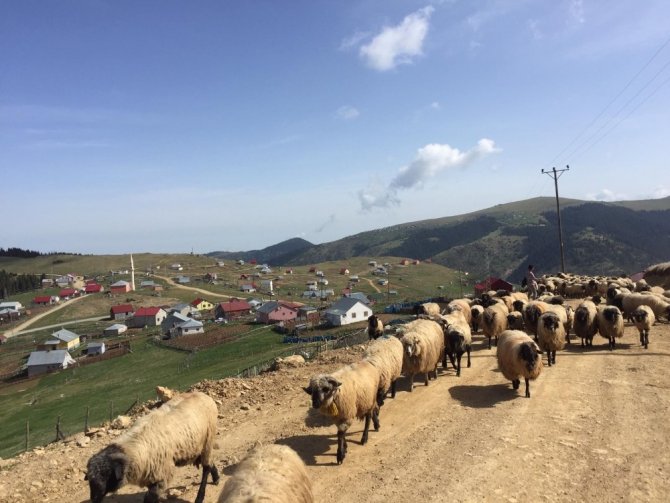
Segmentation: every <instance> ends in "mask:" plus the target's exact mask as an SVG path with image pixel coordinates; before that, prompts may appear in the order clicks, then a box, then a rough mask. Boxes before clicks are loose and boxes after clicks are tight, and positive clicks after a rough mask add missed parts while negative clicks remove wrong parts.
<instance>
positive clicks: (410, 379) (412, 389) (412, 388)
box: [408, 374, 414, 393]
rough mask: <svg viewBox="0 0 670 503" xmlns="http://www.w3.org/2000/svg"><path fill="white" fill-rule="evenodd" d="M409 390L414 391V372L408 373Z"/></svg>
mask: <svg viewBox="0 0 670 503" xmlns="http://www.w3.org/2000/svg"><path fill="white" fill-rule="evenodd" d="M408 377H409V391H410V393H411V392H412V391H414V374H410V375H409V376H408Z"/></svg>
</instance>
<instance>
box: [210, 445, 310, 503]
mask: <svg viewBox="0 0 670 503" xmlns="http://www.w3.org/2000/svg"><path fill="white" fill-rule="evenodd" d="M254 501H255V502H260V501H272V502H274V503H312V502H313V501H314V496H313V494H312V481H311V480H310V478H309V475H308V474H307V469H306V468H305V463H303V461H302V459H300V456H298V454H297V453H296V452H295V451H294V450H293V449H291V448H290V447H288V446H286V445H277V444H270V445H261V446H257V447H254V448H253V449H252V450H251V451H249V453H248V454H247V455H246V457H245V458H244V459H243V460H242V462H241V463H240V464H239V465H238V466H237V468H236V469H235V473H234V474H233V476H232V477H231V478H230V479H228V481H227V482H226V485H225V486H223V491H222V492H221V495H220V496H219V500H218V502H219V503H249V502H254Z"/></svg>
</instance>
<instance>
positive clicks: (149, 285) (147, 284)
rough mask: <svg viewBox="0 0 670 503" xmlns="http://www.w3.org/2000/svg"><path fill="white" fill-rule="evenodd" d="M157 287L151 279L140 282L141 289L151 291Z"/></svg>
mask: <svg viewBox="0 0 670 503" xmlns="http://www.w3.org/2000/svg"><path fill="white" fill-rule="evenodd" d="M155 286H156V283H155V282H154V281H152V280H150V279H145V280H144V281H141V282H140V288H146V289H151V288H153V287H155Z"/></svg>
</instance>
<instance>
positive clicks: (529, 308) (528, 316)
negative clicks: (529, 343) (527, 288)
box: [523, 300, 550, 340]
mask: <svg viewBox="0 0 670 503" xmlns="http://www.w3.org/2000/svg"><path fill="white" fill-rule="evenodd" d="M549 306H550V304H548V303H546V302H542V301H539V300H531V301H530V302H529V303H528V304H526V307H525V308H524V310H523V322H524V324H525V325H526V333H528V334H529V335H534V336H535V340H537V320H539V319H540V316H542V315H543V314H544V313H545V312H546V311H547V309H548V308H549Z"/></svg>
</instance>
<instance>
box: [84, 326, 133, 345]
mask: <svg viewBox="0 0 670 503" xmlns="http://www.w3.org/2000/svg"><path fill="white" fill-rule="evenodd" d="M127 330H128V327H127V326H126V325H124V324H122V323H114V325H110V326H109V327H107V328H106V329H104V330H103V331H102V333H103V335H107V336H115V335H121V334H122V333H124V332H126V331H127ZM90 346H91V345H90V344H89V347H90Z"/></svg>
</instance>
